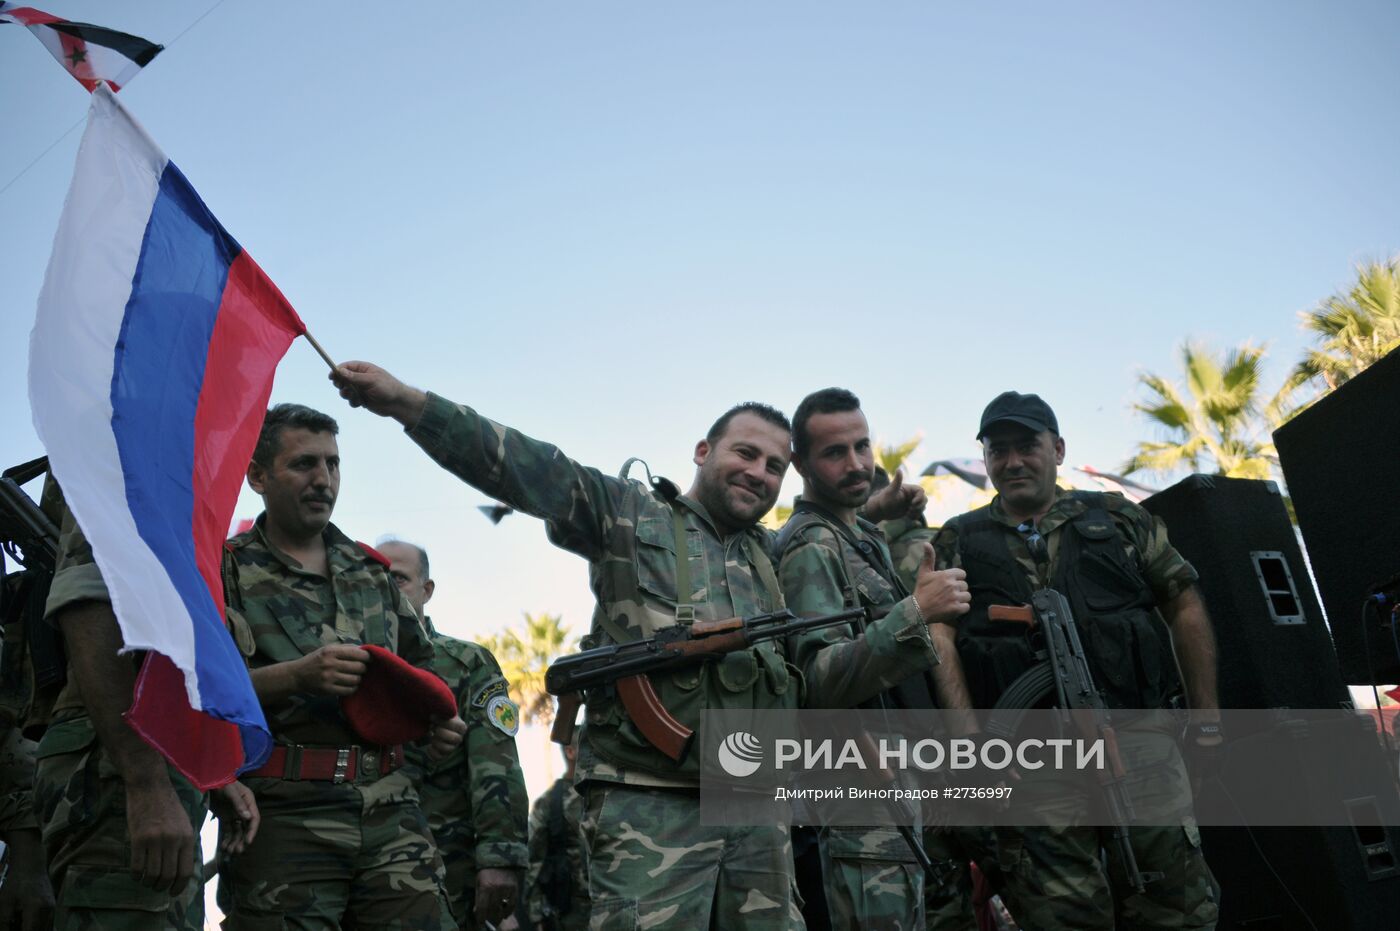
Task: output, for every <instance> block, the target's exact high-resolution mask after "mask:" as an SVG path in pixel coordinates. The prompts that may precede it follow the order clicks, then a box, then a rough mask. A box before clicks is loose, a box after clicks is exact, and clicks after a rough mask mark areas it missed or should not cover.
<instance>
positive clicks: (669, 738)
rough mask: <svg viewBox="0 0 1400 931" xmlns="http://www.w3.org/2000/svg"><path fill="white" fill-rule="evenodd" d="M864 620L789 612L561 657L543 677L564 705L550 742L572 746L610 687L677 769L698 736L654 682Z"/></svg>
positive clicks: (858, 611) (849, 614)
mask: <svg viewBox="0 0 1400 931" xmlns="http://www.w3.org/2000/svg"><path fill="white" fill-rule="evenodd" d="M865 615H866V610H865V609H864V608H852V609H851V610H849V611H842V612H841V613H839V614H827V615H823V616H821V617H798V616H797V615H795V614H793V613H792V612H791V611H774V612H773V613H771V614H760V615H758V616H757V617H747V618H745V617H731V618H726V619H724V620H721V621H696V622H695V623H693V624H691V625H689V626H688V627H687V626H680V625H677V626H675V627H668V628H666V629H665V630H663V631H661V632H660V633H659V634H657V635H656V636H654V637H648V638H647V639H645V640H634V641H632V642H631V643H618V644H612V645H610V646H605V647H597V648H596V649H592V650H584V651H583V652H582V653H573V654H571V655H569V656H563V657H560V658H559V659H557V660H555V661H554V662H553V663H552V664H551V665H550V667H549V669H548V670H547V671H546V672H545V675H544V687H545V691H547V692H549V694H551V695H554V696H557V697H558V699H559V708H558V710H557V711H556V713H555V715H554V729H553V730H552V731H551V732H550V737H551V738H553V740H554V742H555V743H560V744H568V743H569V742H570V741H571V740H572V739H573V732H574V717H575V716H576V715H577V714H578V707H579V704H580V702H581V701H582V698H583V692H584V691H585V690H587V689H591V688H597V687H598V686H603V685H611V686H613V687H614V688H616V689H617V694H618V697H619V698H621V699H622V707H623V708H625V709H626V710H627V716H628V717H629V718H631V719H632V723H633V724H635V725H636V726H637V729H638V730H640V731H641V732H642V736H644V737H645V738H646V739H647V740H648V741H649V742H650V743H651V745H652V746H653V747H655V748H656V749H658V750H660V751H661V752H662V753H664V754H666V755H667V756H668V757H670V758H671V759H673V760H675V761H676V762H677V763H679V762H680V761H681V760H683V759H685V755H686V753H687V751H689V750H690V744H691V741H692V739H693V738H694V736H695V732H694V731H692V730H691V729H690V728H688V727H686V726H685V725H684V724H682V723H681V722H679V721H677V720H676V719H675V718H673V717H671V713H670V712H669V711H667V710H666V707H665V706H664V705H662V704H661V699H659V698H658V697H657V695H656V690H655V689H654V688H652V684H651V680H650V679H649V678H647V677H648V675H650V674H651V673H653V672H670V671H671V670H673V669H679V668H681V667H683V666H693V665H696V664H698V663H703V662H706V661H708V660H714V659H718V658H720V657H722V656H723V655H724V654H726V653H733V652H735V651H737V650H743V649H747V648H748V647H750V646H753V645H754V644H756V643H761V642H763V641H764V640H781V639H783V638H785V637H788V636H791V635H792V634H799V633H802V632H804V631H808V630H819V629H821V628H823V627H835V626H837V625H838V624H848V623H850V622H851V621H852V620H855V619H856V618H860V617H865Z"/></svg>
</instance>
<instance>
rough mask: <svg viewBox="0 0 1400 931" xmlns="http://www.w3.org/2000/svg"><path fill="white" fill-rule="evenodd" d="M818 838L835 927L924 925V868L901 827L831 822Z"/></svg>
mask: <svg viewBox="0 0 1400 931" xmlns="http://www.w3.org/2000/svg"><path fill="white" fill-rule="evenodd" d="M818 838H819V839H818V848H819V849H820V850H821V859H822V877H823V880H824V888H825V891H826V907H827V913H828V914H829V915H830V916H831V927H832V929H833V931H856V929H862V928H869V929H872V931H911V929H922V928H923V926H924V908H923V895H924V882H923V879H924V877H923V868H922V867H921V866H919V864H918V861H917V860H915V859H914V852H913V851H912V850H910V849H909V845H908V844H907V843H905V840H904V838H903V837H902V836H901V835H900V833H899V831H897V830H896V829H895V828H892V827H881V828H864V827H829V828H822V829H821V831H820V832H819V834H818Z"/></svg>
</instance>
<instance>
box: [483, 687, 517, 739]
mask: <svg viewBox="0 0 1400 931" xmlns="http://www.w3.org/2000/svg"><path fill="white" fill-rule="evenodd" d="M486 717H487V719H488V720H490V722H491V723H492V724H494V725H496V728H497V729H498V730H500V731H501V732H502V733H504V734H507V735H509V736H511V737H514V736H515V732H516V731H518V730H520V711H519V710H518V709H517V708H516V707H515V702H513V701H511V700H510V699H509V698H507V697H506V696H504V695H497V696H496V697H495V698H493V699H491V701H489V702H488V703H487V705H486Z"/></svg>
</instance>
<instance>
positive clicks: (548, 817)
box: [503, 744, 588, 931]
mask: <svg viewBox="0 0 1400 931" xmlns="http://www.w3.org/2000/svg"><path fill="white" fill-rule="evenodd" d="M560 749H562V750H563V751H564V775H562V776H560V777H559V778H558V779H556V780H554V784H553V785H551V786H550V787H549V788H548V789H546V790H545V792H544V794H543V795H541V796H540V797H539V798H537V799H535V804H534V805H533V806H532V807H531V808H530V875H529V879H528V880H527V882H526V884H525V890H526V893H525V894H526V899H527V904H528V905H529V918H530V925H529V927H530V931H584V929H586V928H587V927H588V866H587V861H586V860H585V858H584V853H583V842H582V839H581V838H580V836H579V819H580V817H581V816H582V815H583V797H582V796H581V795H579V794H578V793H577V792H575V791H574V761H575V760H576V759H577V758H578V748H577V747H575V746H573V745H572V744H570V745H569V746H566V747H562V748H560ZM503 931H504V929H503Z"/></svg>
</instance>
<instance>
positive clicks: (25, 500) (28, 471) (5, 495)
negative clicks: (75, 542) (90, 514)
mask: <svg viewBox="0 0 1400 931" xmlns="http://www.w3.org/2000/svg"><path fill="white" fill-rule="evenodd" d="M48 466H49V460H48V459H47V458H46V457H44V456H40V457H39V458H38V459H33V460H31V461H29V462H24V463H20V464H19V465H17V466H14V467H12V468H9V469H6V470H5V471H4V473H3V474H0V546H3V547H4V550H5V553H6V554H7V555H8V556H9V557H10V558H11V559H13V560H14V561H15V562H17V563H19V564H20V565H22V566H24V568H26V569H30V570H34V571H42V572H47V573H48V574H50V575H52V574H53V570H54V564H55V563H56V562H57V561H58V528H57V527H55V526H54V525H53V521H51V520H49V519H48V518H47V517H45V516H44V512H43V511H41V510H39V506H38V505H37V504H35V503H34V500H33V499H32V498H30V497H29V496H28V495H27V494H25V493H24V490H23V489H21V488H20V487H19V486H21V485H23V484H24V483H25V482H28V481H30V480H31V479H34V478H37V477H38V476H40V475H42V474H44V472H45V471H46V470H47V469H48Z"/></svg>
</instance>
